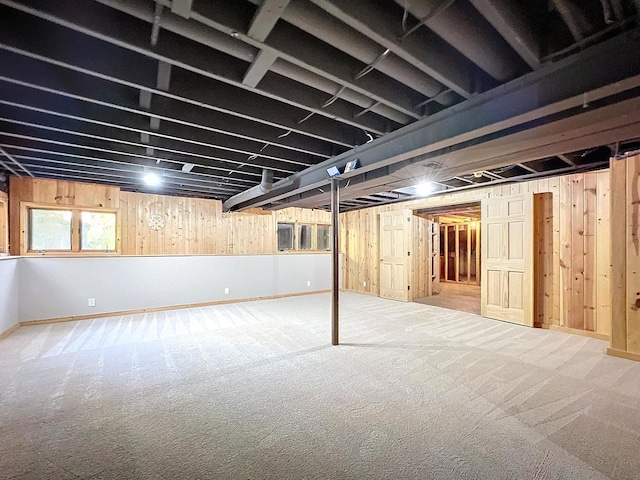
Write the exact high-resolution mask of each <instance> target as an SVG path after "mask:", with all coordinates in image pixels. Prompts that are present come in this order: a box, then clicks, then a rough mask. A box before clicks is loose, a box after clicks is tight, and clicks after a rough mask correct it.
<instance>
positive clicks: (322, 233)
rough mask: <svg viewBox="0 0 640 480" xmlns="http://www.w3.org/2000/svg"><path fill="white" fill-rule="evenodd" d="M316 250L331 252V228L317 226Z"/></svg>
mask: <svg viewBox="0 0 640 480" xmlns="http://www.w3.org/2000/svg"><path fill="white" fill-rule="evenodd" d="M317 228H318V235H317V236H318V240H317V245H318V250H331V227H330V226H329V225H318V227H317Z"/></svg>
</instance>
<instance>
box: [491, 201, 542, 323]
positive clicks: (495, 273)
mask: <svg viewBox="0 0 640 480" xmlns="http://www.w3.org/2000/svg"><path fill="white" fill-rule="evenodd" d="M533 214H534V212H533V194H531V193H524V194H520V195H512V196H509V197H498V198H490V199H485V200H483V201H482V242H481V250H482V279H483V280H482V283H481V293H482V315H483V316H485V317H490V318H495V319H498V320H506V321H508V322H513V323H520V324H523V325H529V326H533V321H534V315H533V307H534V306H533V294H534V283H533V253H534V238H533V232H534V230H533Z"/></svg>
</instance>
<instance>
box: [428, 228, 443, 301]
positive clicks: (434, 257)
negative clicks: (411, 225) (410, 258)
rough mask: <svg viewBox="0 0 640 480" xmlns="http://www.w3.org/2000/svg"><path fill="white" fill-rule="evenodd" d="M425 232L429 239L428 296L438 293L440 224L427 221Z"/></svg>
mask: <svg viewBox="0 0 640 480" xmlns="http://www.w3.org/2000/svg"><path fill="white" fill-rule="evenodd" d="M427 231H428V232H429V238H430V245H429V247H430V249H429V252H430V256H429V265H430V268H429V288H428V290H429V295H435V294H437V293H440V224H439V223H438V222H434V221H431V220H429V221H428V223H427Z"/></svg>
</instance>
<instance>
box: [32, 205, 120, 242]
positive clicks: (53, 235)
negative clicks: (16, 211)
mask: <svg viewBox="0 0 640 480" xmlns="http://www.w3.org/2000/svg"><path fill="white" fill-rule="evenodd" d="M21 211H22V215H21V219H26V222H27V223H26V225H22V223H23V222H22V220H21V222H20V223H21V226H22V230H24V232H25V242H24V246H23V245H21V246H20V250H21V252H20V254H21V255H24V254H29V253H114V252H117V251H118V212H117V211H115V210H106V209H85V208H77V207H58V206H49V205H34V204H27V203H23V204H21ZM25 227H26V228H25Z"/></svg>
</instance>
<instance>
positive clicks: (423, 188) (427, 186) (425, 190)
mask: <svg viewBox="0 0 640 480" xmlns="http://www.w3.org/2000/svg"><path fill="white" fill-rule="evenodd" d="M413 188H415V189H416V194H417V195H418V196H420V197H426V196H427V195H429V194H430V193H431V192H433V190H434V188H435V185H434V184H433V183H432V182H423V183H420V184H418V185H416V186H415V187H413Z"/></svg>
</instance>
